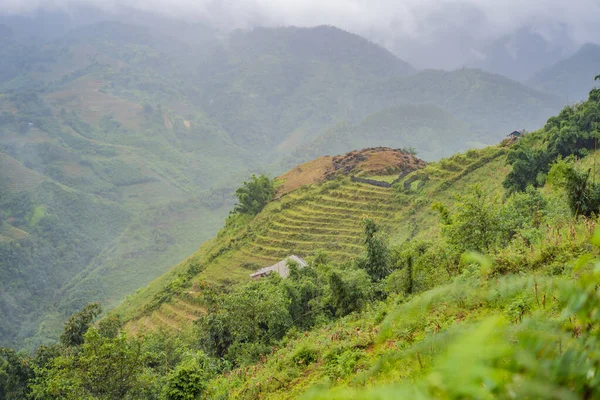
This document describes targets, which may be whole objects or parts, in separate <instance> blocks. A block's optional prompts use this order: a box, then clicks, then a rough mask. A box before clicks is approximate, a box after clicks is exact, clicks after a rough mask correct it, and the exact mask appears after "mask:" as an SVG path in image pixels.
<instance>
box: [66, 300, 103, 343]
mask: <svg viewBox="0 0 600 400" xmlns="http://www.w3.org/2000/svg"><path fill="white" fill-rule="evenodd" d="M101 312H102V308H101V307H100V303H90V304H88V305H87V306H85V307H84V308H83V310H81V311H80V312H78V313H77V314H74V315H73V316H71V318H69V320H68V321H67V323H66V324H65V329H64V332H63V333H62V335H61V336H60V342H61V344H62V345H63V346H66V347H69V346H81V345H82V344H83V342H84V335H85V333H86V332H87V330H88V329H89V327H90V325H91V324H92V322H94V320H95V319H96V317H97V316H98V315H100V313H101Z"/></svg>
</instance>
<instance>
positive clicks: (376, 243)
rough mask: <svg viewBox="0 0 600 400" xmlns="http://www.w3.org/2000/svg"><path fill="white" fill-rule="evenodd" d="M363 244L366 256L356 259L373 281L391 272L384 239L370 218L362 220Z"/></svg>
mask: <svg viewBox="0 0 600 400" xmlns="http://www.w3.org/2000/svg"><path fill="white" fill-rule="evenodd" d="M363 225H364V231H365V233H364V244H365V247H366V257H365V258H364V259H362V260H359V261H358V266H359V268H363V269H364V270H365V271H367V273H368V274H369V276H370V277H371V279H372V280H373V281H374V282H377V281H379V280H381V279H383V278H385V277H386V276H388V275H389V273H390V272H391V270H390V265H389V264H390V256H389V251H388V246H387V243H386V241H385V239H384V238H383V237H382V236H381V233H378V232H379V227H378V226H377V224H375V221H373V220H372V219H371V218H365V219H364V220H363Z"/></svg>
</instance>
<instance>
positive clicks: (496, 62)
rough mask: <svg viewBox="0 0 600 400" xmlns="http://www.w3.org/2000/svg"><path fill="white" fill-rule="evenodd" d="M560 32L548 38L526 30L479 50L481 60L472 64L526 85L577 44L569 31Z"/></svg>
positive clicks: (559, 29)
mask: <svg viewBox="0 0 600 400" xmlns="http://www.w3.org/2000/svg"><path fill="white" fill-rule="evenodd" d="M546 29H548V27H546ZM556 30H558V32H551V33H552V34H551V36H552V38H551V39H548V38H546V37H544V35H542V34H541V33H540V32H537V31H536V30H535V29H533V28H532V27H522V28H520V29H518V30H517V31H516V32H514V33H512V34H510V35H506V36H503V37H501V38H498V39H496V40H494V41H493V42H492V43H490V44H488V45H487V46H485V47H484V48H483V49H482V50H481V51H478V54H477V58H478V59H479V60H473V61H472V62H469V63H468V65H471V66H473V67H476V68H480V69H483V70H486V71H489V72H493V73H496V74H500V75H504V76H506V77H508V78H511V79H514V80H516V81H520V82H525V81H527V80H528V79H529V78H531V76H532V75H533V74H534V73H536V72H538V71H539V70H541V69H543V68H546V67H549V66H551V65H553V64H555V63H556V62H558V61H560V60H561V59H562V58H564V57H565V56H566V55H567V54H569V53H570V52H571V48H572V47H573V44H572V43H571V42H570V41H569V35H568V33H567V32H565V28H564V27H559V28H558V29H556Z"/></svg>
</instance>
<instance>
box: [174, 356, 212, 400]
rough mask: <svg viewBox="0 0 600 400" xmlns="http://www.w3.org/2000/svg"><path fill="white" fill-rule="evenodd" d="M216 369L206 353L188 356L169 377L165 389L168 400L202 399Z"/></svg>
mask: <svg viewBox="0 0 600 400" xmlns="http://www.w3.org/2000/svg"><path fill="white" fill-rule="evenodd" d="M215 373H216V367H215V366H214V365H213V363H212V362H211V360H210V358H209V357H207V356H206V355H205V354H204V353H202V352H198V353H196V354H194V355H187V357H185V358H184V360H183V362H181V363H180V364H179V365H178V366H177V367H176V368H175V369H174V370H173V371H172V372H171V373H170V374H169V376H168V377H167V382H166V385H165V387H164V388H163V394H164V398H165V399H166V400H195V399H199V398H201V396H202V395H203V394H204V392H205V391H206V388H207V382H208V380H209V379H210V378H211V377H212V376H213V375H214V374H215Z"/></svg>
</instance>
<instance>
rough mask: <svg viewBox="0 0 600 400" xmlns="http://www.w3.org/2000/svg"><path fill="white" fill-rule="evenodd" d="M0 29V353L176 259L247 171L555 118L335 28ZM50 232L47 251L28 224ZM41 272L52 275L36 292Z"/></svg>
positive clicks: (439, 147)
mask: <svg viewBox="0 0 600 400" xmlns="http://www.w3.org/2000/svg"><path fill="white" fill-rule="evenodd" d="M1 29H2V33H3V34H2V35H1V36H0V56H1V57H0V157H1V162H2V167H3V168H2V169H1V171H0V182H2V185H3V186H2V191H1V198H0V202H1V204H2V212H1V213H0V218H1V220H2V232H3V233H2V238H3V239H2V252H1V254H0V257H1V259H2V260H3V261H2V262H1V263H0V271H1V273H2V274H3V276H5V277H6V280H3V282H2V284H3V285H4V286H3V292H2V298H1V299H0V301H1V302H2V303H1V305H0V321H1V322H0V324H2V334H1V336H0V343H11V344H18V345H23V346H27V347H29V348H33V347H34V346H35V345H36V344H38V343H42V342H51V341H52V340H53V339H52V338H54V337H55V335H56V333H57V331H58V329H59V328H58V327H59V325H60V324H61V323H62V321H63V320H64V319H65V318H66V316H67V315H70V314H71V313H73V312H75V311H76V310H77V309H80V308H81V307H82V306H83V305H84V304H86V303H87V302H89V301H92V300H101V301H102V302H103V303H104V305H105V308H106V309H109V308H112V307H113V306H115V305H117V304H118V303H119V302H120V301H122V300H123V298H124V296H125V295H126V294H127V293H130V292H132V291H134V290H136V289H138V288H140V287H143V286H145V285H146V284H148V283H149V282H150V281H151V280H152V279H154V278H156V277H158V276H160V275H161V274H162V273H164V272H165V271H166V270H167V269H168V266H169V265H172V264H175V263H177V262H179V261H181V260H182V259H183V258H184V257H185V256H186V255H187V254H190V253H192V252H193V251H194V250H195V249H197V247H198V245H199V244H200V243H202V242H203V241H204V240H206V239H208V238H209V237H211V236H212V235H214V234H215V233H216V231H217V229H218V227H219V226H220V225H221V224H222V222H223V220H224V218H225V216H226V215H227V212H228V211H229V210H230V208H231V206H232V205H233V202H232V199H233V192H234V188H235V186H236V185H237V183H238V182H240V181H242V180H243V179H244V178H245V177H247V176H248V175H250V174H251V173H254V172H256V173H270V174H273V175H276V174H279V173H282V172H284V171H285V170H286V169H288V168H290V167H292V166H293V165H296V164H299V163H301V162H305V161H308V160H310V159H313V158H316V157H319V156H323V155H326V154H330V155H333V154H338V153H344V152H347V151H350V150H353V149H355V148H361V147H371V146H377V145H385V146H391V147H394V148H405V149H406V150H411V148H414V150H416V152H417V154H419V155H420V156H421V157H422V158H424V159H427V160H435V159H438V158H440V157H442V156H449V155H450V154H452V153H453V152H454V151H459V150H463V149H466V148H468V147H472V146H481V145H483V144H489V143H495V142H497V141H498V140H500V138H502V137H504V135H506V133H507V132H510V131H512V130H514V129H517V128H532V127H534V126H537V124H539V123H540V122H541V121H542V120H545V119H546V118H547V117H548V116H550V115H551V114H552V113H554V112H555V111H558V106H557V105H558V103H557V102H556V100H555V99H554V98H553V97H551V96H549V95H547V94H544V93H542V92H538V91H535V90H533V89H529V88H526V87H525V86H522V85H520V84H518V83H516V82H513V81H511V80H509V79H506V78H502V77H500V76H497V75H490V74H487V73H485V72H482V71H478V70H458V71H453V72H442V71H423V72H418V73H417V72H416V71H415V70H414V69H413V68H412V67H411V66H410V65H408V64H407V63H406V62H404V61H402V60H400V59H398V58H397V57H396V56H394V55H393V54H391V53H390V52H389V51H387V50H386V49H384V48H382V47H381V46H378V45H375V44H373V43H371V42H369V41H367V40H366V39H364V38H361V37H360V36H357V35H354V34H350V33H348V32H345V31H343V30H341V29H338V28H335V27H327V26H319V27H315V28H295V27H282V28H257V29H253V30H239V31H235V32H233V33H231V34H228V35H218V34H216V33H215V32H214V31H211V30H210V29H208V28H204V27H202V26H190V25H185V24H183V25H182V27H181V30H179V31H178V30H177V29H176V28H175V27H173V26H171V27H170V28H169V29H167V28H165V27H164V26H163V25H161V24H157V28H156V29H152V28H151V27H149V26H136V25H134V24H129V23H122V22H110V21H108V22H100V23H95V24H92V25H85V24H82V26H79V27H77V28H76V29H75V30H72V31H68V32H67V33H66V34H64V35H62V34H61V35H60V36H59V37H58V38H56V37H55V35H50V36H49V37H48V40H44V38H39V37H38V38H36V39H32V38H29V37H28V36H27V35H26V34H24V32H20V33H19V34H14V33H12V32H11V30H10V29H8V28H6V27H2V28H1ZM39 29H40V30H43V27H39ZM65 29H66V28H65ZM188 29H189V30H188ZM411 151H412V150H411ZM46 190H47V191H48V193H44V191H46ZM25 198H27V199H28V200H27V201H21V200H19V199H25ZM98 207H100V208H101V209H102V210H103V211H102V212H103V213H104V214H102V217H100V214H99V213H100V211H98ZM70 210H72V211H73V213H74V214H73V215H75V214H76V213H77V215H79V214H80V215H81V216H82V218H81V219H75V218H74V216H73V215H68V213H69V212H70ZM99 218H100V219H102V222H94V221H97V220H98V219H99ZM52 221H55V222H52ZM80 221H89V224H92V225H93V224H96V227H97V228H96V229H95V230H93V231H92V229H91V227H90V225H88V226H85V227H79V226H76V225H79V224H80V223H83V222H80ZM107 221H115V223H108V222H107ZM86 223H87V222H86ZM42 226H43V227H46V228H43V229H42ZM55 228H56V229H60V230H64V231H66V233H65V234H64V235H63V237H64V240H63V241H62V242H61V246H53V245H51V244H50V243H52V242H51V241H50V242H49V241H48V240H50V239H49V235H50V234H49V233H48V232H50V231H45V230H44V229H55ZM42 242H44V244H43V246H42V244H41V243H42ZM27 243H38V244H36V245H35V246H34V245H31V244H27ZM39 246H42V247H43V248H45V249H46V251H47V254H45V255H44V256H41V255H39V254H35V252H34V251H33V250H32V249H34V248H36V247H39ZM63 246H64V247H63ZM15 249H18V250H15ZM65 249H75V250H74V252H71V251H66V250H65ZM17 255H18V256H17ZM14 257H17V259H18V260H19V263H21V264H23V265H24V267H23V268H15V266H14V263H13V262H12V261H10V262H9V261H8V260H11V259H13V258H14ZM23 270H27V271H30V272H31V273H29V272H28V273H27V274H22V273H21V272H22V271H23ZM19 271H21V272H19ZM50 271H51V272H50ZM44 274H51V275H55V276H54V277H52V279H51V282H52V284H51V285H49V286H48V288H47V289H45V290H43V291H38V290H37V289H36V287H37V286H36V285H37V284H39V282H40V278H39V277H42V276H44ZM64 277H69V278H70V279H65V278H64ZM21 299H24V300H21ZM23 316H25V317H23ZM9 321H10V322H9Z"/></svg>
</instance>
